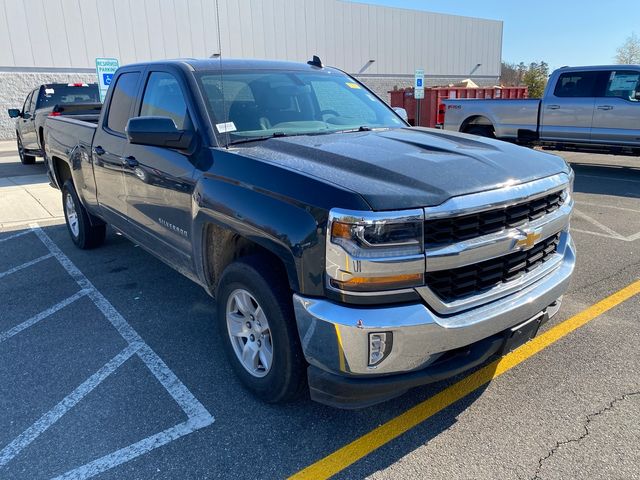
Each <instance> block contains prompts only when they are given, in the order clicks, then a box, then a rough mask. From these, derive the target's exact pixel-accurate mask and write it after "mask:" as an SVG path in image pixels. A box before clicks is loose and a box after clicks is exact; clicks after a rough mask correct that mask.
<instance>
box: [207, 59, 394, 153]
mask: <svg viewBox="0 0 640 480" xmlns="http://www.w3.org/2000/svg"><path fill="white" fill-rule="evenodd" d="M199 81H200V85H201V88H202V90H203V92H204V94H205V99H206V101H207V106H208V108H209V112H210V114H211V116H212V117H213V118H214V119H215V120H214V121H215V127H216V130H217V131H218V133H226V134H228V135H229V141H230V143H233V142H241V141H246V140H250V139H252V138H256V139H258V138H268V137H270V136H285V135H287V136H288V135H306V134H320V133H332V132H339V131H353V130H358V129H374V128H398V127H402V126H404V123H403V122H402V120H401V119H400V118H399V117H398V116H397V115H396V114H395V112H393V111H392V110H391V109H390V108H389V107H388V106H386V105H385V104H384V103H383V102H381V101H380V100H379V99H377V98H376V97H375V96H374V95H372V94H371V93H370V92H368V91H367V90H366V89H365V88H363V87H362V86H361V85H360V84H359V83H357V82H356V81H354V80H353V79H352V78H350V77H348V76H346V75H344V74H341V73H336V72H332V71H330V72H317V73H316V72H281V71H262V72H256V71H251V72H248V71H247V72H238V71H232V72H229V73H223V75H222V79H221V75H220V73H218V72H202V73H201V74H200V75H199Z"/></svg>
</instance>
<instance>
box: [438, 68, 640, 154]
mask: <svg viewBox="0 0 640 480" xmlns="http://www.w3.org/2000/svg"><path fill="white" fill-rule="evenodd" d="M444 104H445V112H446V113H445V121H444V128H445V129H446V130H454V131H459V132H465V133H472V134H476V135H482V136H485V137H491V138H499V139H501V140H507V141H513V142H518V143H521V144H529V145H531V144H540V145H543V146H553V147H561V148H562V147H570V148H585V147H586V148H594V147H596V148H599V149H600V148H602V149H606V150H608V151H610V152H612V153H620V152H622V151H625V152H628V151H631V152H632V153H638V154H640V65H615V66H598V67H563V68H560V69H558V70H556V71H554V72H553V73H552V74H551V77H550V78H549V83H548V84H547V88H546V90H545V92H544V96H543V98H542V99H541V100H540V99H526V100H459V99H458V100H445V102H444Z"/></svg>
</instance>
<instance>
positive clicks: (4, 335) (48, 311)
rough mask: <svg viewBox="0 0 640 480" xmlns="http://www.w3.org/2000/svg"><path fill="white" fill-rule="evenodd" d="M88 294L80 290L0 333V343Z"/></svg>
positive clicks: (87, 291) (86, 291)
mask: <svg viewBox="0 0 640 480" xmlns="http://www.w3.org/2000/svg"><path fill="white" fill-rule="evenodd" d="M88 293H89V290H80V291H79V292H78V293H75V294H73V295H71V296H70V297H69V298H65V299H64V300H62V301H61V302H59V303H56V304H55V305H54V306H53V307H50V308H47V309H46V310H44V311H42V312H40V313H39V314H37V315H34V316H33V317H31V318H30V319H28V320H25V321H24V322H22V323H21V324H19V325H16V326H15V327H13V328H11V329H9V330H7V331H6V332H3V333H0V343H2V342H4V341H5V340H8V339H9V338H11V337H13V336H14V335H17V334H18V333H20V332H21V331H23V330H25V329H27V328H29V327H31V326H33V325H35V324H36V323H38V322H40V321H42V320H44V319H45V318H47V317H50V316H51V315H53V314H54V313H56V312H58V311H59V310H62V309H63V308H64V307H66V306H67V305H71V304H72V303H73V302H75V301H76V300H78V299H80V298H82V297H84V296H85V295H87V294H88Z"/></svg>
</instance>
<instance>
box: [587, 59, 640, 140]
mask: <svg viewBox="0 0 640 480" xmlns="http://www.w3.org/2000/svg"><path fill="white" fill-rule="evenodd" d="M606 73H607V78H606V81H605V82H603V91H602V92H599V93H600V95H598V98H596V109H595V112H594V114H593V129H592V131H591V137H592V139H593V141H594V142H597V143H600V144H606V145H629V146H635V147H638V146H640V70H632V69H629V68H624V67H623V68H621V69H620V70H615V71H611V72H606Z"/></svg>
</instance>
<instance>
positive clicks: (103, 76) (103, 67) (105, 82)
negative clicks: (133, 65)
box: [96, 58, 119, 102]
mask: <svg viewBox="0 0 640 480" xmlns="http://www.w3.org/2000/svg"><path fill="white" fill-rule="evenodd" d="M118 67H119V62H118V59H117V58H96V73H97V74H98V87H99V90H100V101H101V102H104V97H106V96H107V90H108V89H109V85H111V80H113V74H114V73H116V70H117V69H118Z"/></svg>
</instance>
